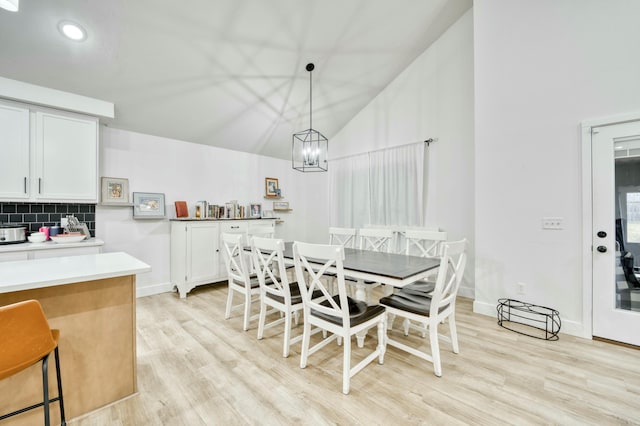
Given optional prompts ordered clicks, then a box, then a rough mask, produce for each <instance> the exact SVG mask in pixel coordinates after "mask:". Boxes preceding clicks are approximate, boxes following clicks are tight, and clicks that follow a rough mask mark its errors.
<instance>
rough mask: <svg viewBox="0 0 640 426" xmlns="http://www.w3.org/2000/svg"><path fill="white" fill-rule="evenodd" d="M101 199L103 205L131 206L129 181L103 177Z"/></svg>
mask: <svg viewBox="0 0 640 426" xmlns="http://www.w3.org/2000/svg"><path fill="white" fill-rule="evenodd" d="M100 187H101V199H100V204H103V205H112V206H117V205H125V206H127V205H130V204H129V179H126V178H115V177H107V176H103V177H102V179H101V181H100Z"/></svg>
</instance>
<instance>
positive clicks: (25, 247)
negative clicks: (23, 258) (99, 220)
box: [0, 238, 104, 253]
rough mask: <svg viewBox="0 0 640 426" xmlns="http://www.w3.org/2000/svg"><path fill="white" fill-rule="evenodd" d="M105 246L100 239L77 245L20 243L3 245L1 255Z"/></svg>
mask: <svg viewBox="0 0 640 426" xmlns="http://www.w3.org/2000/svg"><path fill="white" fill-rule="evenodd" d="M101 245H104V241H102V240H101V239H98V238H89V239H88V240H82V241H79V242H77V243H56V242H53V241H45V242H44V243H30V242H26V243H19V244H1V245H0V253H6V252H14V251H30V250H51V249H59V248H73V247H93V246H101Z"/></svg>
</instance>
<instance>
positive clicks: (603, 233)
mask: <svg viewBox="0 0 640 426" xmlns="http://www.w3.org/2000/svg"><path fill="white" fill-rule="evenodd" d="M596 235H598V237H600V238H604V237H606V236H607V233H606V232H604V231H599V232H598V233H597V234H596Z"/></svg>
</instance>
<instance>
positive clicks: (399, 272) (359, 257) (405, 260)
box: [284, 242, 440, 280]
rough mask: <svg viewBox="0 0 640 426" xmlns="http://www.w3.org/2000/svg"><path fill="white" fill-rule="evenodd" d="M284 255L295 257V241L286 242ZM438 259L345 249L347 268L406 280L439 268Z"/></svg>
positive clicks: (345, 266) (289, 257)
mask: <svg viewBox="0 0 640 426" xmlns="http://www.w3.org/2000/svg"><path fill="white" fill-rule="evenodd" d="M284 257H285V258H288V259H293V243H292V242H287V243H285V248H284ZM439 265H440V261H439V260H438V259H429V258H424V257H418V256H407V255H404V254H394V253H380V252H376V251H370V250H359V249H351V248H345V249H344V261H343V266H344V269H345V270H348V271H357V272H363V273H366V274H372V275H379V276H382V277H389V278H393V279H397V280H405V279H407V278H410V277H413V276H415V275H417V274H421V273H423V272H426V271H430V270H432V269H435V268H437V267H438V266H439Z"/></svg>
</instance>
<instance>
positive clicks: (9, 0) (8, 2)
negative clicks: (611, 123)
mask: <svg viewBox="0 0 640 426" xmlns="http://www.w3.org/2000/svg"><path fill="white" fill-rule="evenodd" d="M0 7H1V8H3V9H6V10H8V11H9V12H17V11H18V9H19V8H20V0H0Z"/></svg>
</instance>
